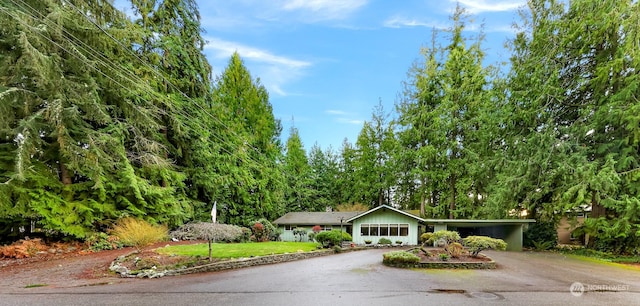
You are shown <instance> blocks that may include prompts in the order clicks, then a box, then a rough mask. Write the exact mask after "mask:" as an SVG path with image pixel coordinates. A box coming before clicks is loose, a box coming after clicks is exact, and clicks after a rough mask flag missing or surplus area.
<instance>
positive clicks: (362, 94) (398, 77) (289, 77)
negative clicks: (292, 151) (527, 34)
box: [198, 0, 525, 151]
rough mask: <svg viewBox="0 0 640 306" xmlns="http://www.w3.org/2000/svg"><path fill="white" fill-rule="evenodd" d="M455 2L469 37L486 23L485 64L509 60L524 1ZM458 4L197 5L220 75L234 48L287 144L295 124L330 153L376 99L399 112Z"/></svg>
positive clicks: (360, 0) (261, 1)
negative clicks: (405, 91) (411, 73)
mask: <svg viewBox="0 0 640 306" xmlns="http://www.w3.org/2000/svg"><path fill="white" fill-rule="evenodd" d="M457 2H458V3H460V5H461V6H462V7H465V8H466V9H467V11H468V12H469V13H470V14H471V18H472V19H474V20H475V22H474V24H473V25H470V26H469V34H471V35H473V34H474V32H477V31H478V28H479V27H480V25H481V24H484V32H485V35H486V37H485V42H484V43H483V47H484V49H485V52H486V54H487V59H486V62H487V63H495V62H498V61H507V60H508V58H509V53H508V51H507V50H506V49H505V48H504V42H505V41H506V39H507V38H511V37H513V33H514V31H513V29H512V27H511V25H512V24H513V22H514V21H518V20H519V19H518V14H517V9H518V8H519V7H521V6H522V5H524V4H525V1H523V0H516V1H507V0H459V1H457ZM457 2H456V1H451V0H437V1H434V0H420V1H419V0H402V1H385V0H268V1H265V0H231V1H229V0H198V4H199V7H200V14H201V17H202V20H201V23H202V26H203V28H204V29H205V30H206V33H205V34H204V37H205V39H206V40H207V41H208V44H207V46H206V49H205V54H206V55H207V57H208V59H209V61H210V63H211V65H212V66H213V71H214V74H216V75H218V74H220V73H221V72H222V71H223V69H224V68H225V67H226V65H227V63H228V60H229V58H230V56H231V54H232V53H233V52H234V51H237V52H238V53H239V54H240V56H241V58H242V59H243V60H244V63H245V65H246V67H247V68H248V69H249V70H250V72H251V74H252V76H253V77H254V78H260V81H261V83H262V84H263V85H265V87H266V88H267V90H268V91H269V94H270V101H271V104H272V105H273V113H274V115H275V117H276V118H279V119H280V120H281V121H282V125H283V131H282V139H283V143H285V142H286V139H287V138H288V136H289V129H290V127H291V126H292V124H294V125H295V127H296V128H297V129H298V130H299V133H300V136H301V139H302V142H303V143H304V145H305V147H306V148H307V151H309V149H310V148H311V147H312V146H313V145H314V143H318V144H319V145H320V146H321V147H322V148H323V149H326V148H328V147H329V146H331V147H332V148H333V150H334V151H338V150H339V149H340V148H341V146H342V142H343V139H344V138H348V140H349V141H350V142H351V143H355V142H356V139H357V136H358V133H359V132H360V129H361V128H362V124H363V123H364V121H366V120H370V118H371V114H372V111H373V109H374V107H375V106H376V105H377V104H378V101H381V102H382V104H383V106H384V109H385V111H387V112H390V111H393V110H394V103H395V101H396V100H397V96H398V95H399V94H400V93H401V92H402V81H405V80H407V71H408V70H409V68H410V67H411V65H412V63H413V62H415V61H416V60H417V59H419V57H420V53H419V52H420V47H421V46H426V45H429V44H430V42H431V37H432V30H433V29H434V28H437V29H444V28H448V27H450V26H451V22H450V19H449V18H450V15H451V13H452V12H453V10H454V8H455V6H456V3H457ZM476 34H477V33H476ZM445 43H446V41H445Z"/></svg>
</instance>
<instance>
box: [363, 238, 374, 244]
mask: <svg viewBox="0 0 640 306" xmlns="http://www.w3.org/2000/svg"><path fill="white" fill-rule="evenodd" d="M364 243H365V244H371V243H373V241H371V240H369V239H367V240H365V241H364Z"/></svg>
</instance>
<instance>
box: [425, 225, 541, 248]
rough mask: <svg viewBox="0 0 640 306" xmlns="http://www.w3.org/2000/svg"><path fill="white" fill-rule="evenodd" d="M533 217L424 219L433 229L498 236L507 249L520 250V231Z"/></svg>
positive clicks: (464, 234)
mask: <svg viewBox="0 0 640 306" xmlns="http://www.w3.org/2000/svg"><path fill="white" fill-rule="evenodd" d="M534 222H536V220H534V219H499V220H464V219H424V223H425V224H426V225H431V226H433V231H434V232H435V231H439V230H449V231H457V232H458V233H460V236H461V237H463V238H464V237H467V236H489V237H493V238H500V239H502V240H504V241H505V242H506V243H507V251H522V232H523V231H524V229H525V228H526V227H527V226H528V224H529V223H534Z"/></svg>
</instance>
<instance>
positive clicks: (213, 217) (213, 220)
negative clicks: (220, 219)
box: [211, 201, 218, 223]
mask: <svg viewBox="0 0 640 306" xmlns="http://www.w3.org/2000/svg"><path fill="white" fill-rule="evenodd" d="M217 204H218V203H217V202H216V201H214V202H213V208H211V221H212V222H213V223H216V213H217V210H218V207H217V206H218V205H217Z"/></svg>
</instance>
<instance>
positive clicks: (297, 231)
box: [293, 227, 307, 242]
mask: <svg viewBox="0 0 640 306" xmlns="http://www.w3.org/2000/svg"><path fill="white" fill-rule="evenodd" d="M306 235H307V229H306V228H304V227H296V228H294V229H293V236H296V237H298V240H299V241H300V242H302V239H304V236H306Z"/></svg>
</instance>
